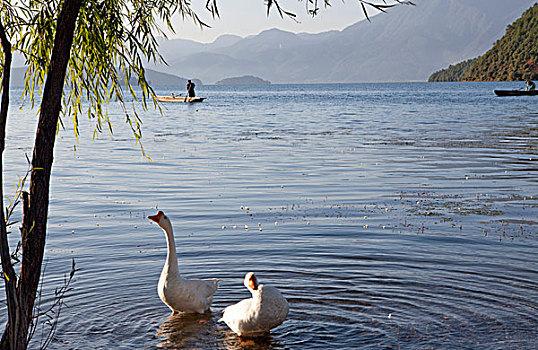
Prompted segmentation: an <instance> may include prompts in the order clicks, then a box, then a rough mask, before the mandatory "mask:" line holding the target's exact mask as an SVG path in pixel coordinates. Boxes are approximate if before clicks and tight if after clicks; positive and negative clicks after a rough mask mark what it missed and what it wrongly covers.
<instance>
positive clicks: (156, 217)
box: [148, 211, 164, 223]
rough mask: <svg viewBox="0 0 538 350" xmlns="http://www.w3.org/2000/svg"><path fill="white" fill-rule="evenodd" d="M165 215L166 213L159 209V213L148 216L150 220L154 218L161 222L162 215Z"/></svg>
mask: <svg viewBox="0 0 538 350" xmlns="http://www.w3.org/2000/svg"><path fill="white" fill-rule="evenodd" d="M163 215H164V213H163V212H162V211H159V212H158V213H157V214H155V215H150V216H148V219H150V220H153V221H155V222H157V223H158V222H159V221H160V220H161V217H162V216H163Z"/></svg>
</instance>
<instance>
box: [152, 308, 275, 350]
mask: <svg viewBox="0 0 538 350" xmlns="http://www.w3.org/2000/svg"><path fill="white" fill-rule="evenodd" d="M155 336H156V338H158V339H159V340H160V341H159V343H158V344H157V347H158V348H162V349H178V350H179V349H226V350H265V349H267V350H269V349H282V348H284V346H283V345H282V344H281V343H280V341H279V339H277V338H275V337H273V336H271V335H267V336H262V337H257V338H245V339H243V338H241V337H238V336H237V335H236V334H235V333H233V332H231V331H230V330H229V328H228V327H227V326H226V325H223V324H222V323H218V322H217V318H216V317H215V315H214V314H213V313H210V312H206V313H204V314H178V315H173V316H170V317H168V318H167V319H166V321H164V322H163V323H162V324H161V325H160V326H159V328H158V329H157V333H156V334H155Z"/></svg>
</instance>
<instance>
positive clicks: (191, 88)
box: [187, 79, 196, 97]
mask: <svg viewBox="0 0 538 350" xmlns="http://www.w3.org/2000/svg"><path fill="white" fill-rule="evenodd" d="M195 86H196V85H195V84H194V83H193V82H192V81H191V80H190V79H189V80H188V81H187V96H189V97H195V96H196V94H195V93H194V87H195Z"/></svg>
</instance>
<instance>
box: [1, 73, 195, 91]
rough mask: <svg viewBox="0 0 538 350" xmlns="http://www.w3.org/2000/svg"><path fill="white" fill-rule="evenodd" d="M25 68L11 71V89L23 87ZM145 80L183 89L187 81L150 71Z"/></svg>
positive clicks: (153, 83) (159, 85)
mask: <svg viewBox="0 0 538 350" xmlns="http://www.w3.org/2000/svg"><path fill="white" fill-rule="evenodd" d="M25 72H26V68H25V67H16V68H12V70H11V84H10V85H11V87H12V88H16V87H24V73H25ZM146 79H147V80H148V82H149V83H150V85H151V86H152V87H165V86H166V87H172V86H174V87H176V86H177V87H179V88H180V89H185V90H186V86H187V79H185V78H181V77H178V76H176V75H173V74H168V73H162V72H158V71H155V70H152V69H146ZM192 81H193V82H194V83H195V84H196V85H197V86H202V85H203V83H202V81H201V80H199V79H192ZM131 84H132V85H133V86H134V85H136V79H134V78H132V79H131Z"/></svg>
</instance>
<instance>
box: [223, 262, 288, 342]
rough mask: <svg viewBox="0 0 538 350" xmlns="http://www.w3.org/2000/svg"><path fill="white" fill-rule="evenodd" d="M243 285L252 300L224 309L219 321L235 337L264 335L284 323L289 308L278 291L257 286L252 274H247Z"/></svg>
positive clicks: (269, 287) (242, 301) (271, 287)
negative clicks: (224, 324)
mask: <svg viewBox="0 0 538 350" xmlns="http://www.w3.org/2000/svg"><path fill="white" fill-rule="evenodd" d="M244 284H245V286H246V287H247V288H248V290H249V291H250V292H251V293H252V298H249V299H245V300H241V301H240V302H238V303H237V304H234V305H230V306H228V307H227V308H225V309H224V313H223V315H222V318H221V319H220V320H219V321H224V322H225V323H226V324H227V325H228V327H230V328H231V329H232V331H234V332H235V333H236V334H237V335H239V336H251V337H252V336H260V335H263V334H266V333H268V332H269V330H271V329H272V328H275V327H276V326H278V325H280V324H281V323H282V322H284V320H285V319H286V316H288V312H289V306H288V302H287V301H286V299H285V298H284V297H283V296H282V294H281V293H280V292H279V290H278V289H276V288H275V287H273V286H266V285H263V284H258V280H257V278H256V276H254V273H253V272H249V273H247V275H246V276H245V281H244Z"/></svg>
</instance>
